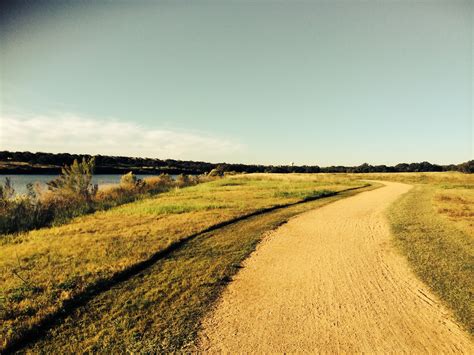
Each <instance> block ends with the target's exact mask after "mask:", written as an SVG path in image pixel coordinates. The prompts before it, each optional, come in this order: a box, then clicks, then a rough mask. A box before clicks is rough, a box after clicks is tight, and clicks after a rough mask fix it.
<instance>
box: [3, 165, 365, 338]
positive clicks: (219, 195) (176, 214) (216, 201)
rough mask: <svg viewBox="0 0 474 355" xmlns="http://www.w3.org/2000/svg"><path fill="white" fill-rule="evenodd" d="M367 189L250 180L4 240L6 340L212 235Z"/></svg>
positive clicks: (348, 183) (311, 180) (315, 179)
mask: <svg viewBox="0 0 474 355" xmlns="http://www.w3.org/2000/svg"><path fill="white" fill-rule="evenodd" d="M362 185H363V183H360V182H357V181H352V180H349V179H347V178H344V177H335V176H333V175H331V174H326V175H324V174H323V175H317V176H315V175H298V174H291V175H271V176H269V175H265V174H258V175H255V176H254V175H247V176H235V177H228V178H225V179H222V180H217V181H213V182H209V183H204V184H200V185H196V186H193V187H188V188H183V189H175V190H173V191H170V192H168V193H164V194H161V195H159V196H157V197H154V198H149V199H145V200H141V201H136V202H133V203H129V204H126V205H122V206H120V207H117V208H113V209H110V210H108V211H103V212H97V213H94V214H92V215H88V216H83V217H79V218H76V219H74V220H73V221H71V223H68V224H65V225H62V226H58V227H53V228H44V229H41V230H36V231H31V232H28V233H24V234H20V235H17V236H9V237H4V238H2V239H1V240H0V289H1V292H2V294H1V307H0V311H1V313H0V321H1V323H2V327H0V338H1V339H2V341H3V343H2V345H1V346H3V347H5V346H7V345H8V344H9V343H11V342H12V341H15V340H18V339H22V336H23V334H25V333H26V332H28V330H29V329H34V328H35V327H37V326H38V324H41V323H42V322H43V321H44V320H45V319H48V318H49V317H51V315H55V314H57V313H58V312H59V311H60V310H61V309H63V307H64V305H65V304H67V303H68V302H70V300H74V299H76V298H77V297H79V296H80V295H82V294H84V293H85V292H88V290H90V289H91V288H92V289H94V287H95V286H94V285H100V284H103V283H104V282H107V280H111V279H113V278H114V277H116V275H118V274H120V273H123V272H124V271H127V270H128V269H130V268H133V267H134V266H135V265H137V264H139V263H142V262H143V261H146V260H148V259H149V258H150V257H151V256H153V255H154V254H156V253H158V252H160V251H162V250H165V249H166V248H168V247H169V246H170V245H173V244H174V243H177V242H179V241H180V240H182V239H183V238H185V237H187V236H189V235H192V234H194V233H198V232H200V231H202V230H205V229H206V228H208V227H210V226H212V225H216V224H218V223H222V222H224V221H229V220H232V219H235V218H238V217H240V216H243V215H246V214H249V213H252V212H255V211H258V210H261V209H265V208H270V207H273V206H280V205H285V204H289V203H294V202H298V201H301V200H303V199H305V198H306V196H312V195H314V194H315V193H319V192H318V191H323V192H324V191H332V192H337V191H342V190H344V189H348V188H353V187H355V186H362Z"/></svg>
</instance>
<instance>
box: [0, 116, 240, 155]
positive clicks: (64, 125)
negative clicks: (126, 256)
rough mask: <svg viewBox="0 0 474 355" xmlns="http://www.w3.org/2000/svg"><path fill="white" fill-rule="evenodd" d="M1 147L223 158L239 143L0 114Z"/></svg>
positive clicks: (81, 120)
mask: <svg viewBox="0 0 474 355" xmlns="http://www.w3.org/2000/svg"><path fill="white" fill-rule="evenodd" d="M0 132H1V133H0V150H10V151H32V152H36V151H43V152H52V153H59V152H67V153H87V154H102V155H125V156H140V157H156V158H163V159H166V158H172V159H173V158H174V159H192V160H206V161H225V160H227V161H228V160H229V156H232V155H234V154H235V153H238V152H240V151H241V150H242V149H243V146H242V145H241V144H239V143H236V142H233V141H231V140H229V139H224V138H218V137H213V136H210V135H207V134H197V133H189V132H179V131H172V130H162V129H148V128H145V127H142V126H140V125H137V124H136V123H133V122H122V121H118V120H97V119H91V118H85V117H80V116H77V115H73V114H60V115H59V114H55V115H51V116H41V115H39V116H29V117H23V116H21V117H20V116H14V115H3V116H1V117H0Z"/></svg>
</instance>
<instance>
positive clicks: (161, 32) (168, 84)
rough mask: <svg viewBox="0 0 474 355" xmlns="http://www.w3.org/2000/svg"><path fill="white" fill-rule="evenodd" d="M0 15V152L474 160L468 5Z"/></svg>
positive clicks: (46, 9)
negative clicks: (0, 54)
mask: <svg viewBox="0 0 474 355" xmlns="http://www.w3.org/2000/svg"><path fill="white" fill-rule="evenodd" d="M2 10H3V11H0V12H1V13H2V14H1V15H0V19H1V22H0V30H1V31H0V49H1V52H2V58H1V64H0V65H1V75H0V78H1V94H0V128H1V133H0V150H8V151H31V152H34V151H36V152H52V153H60V152H64V151H67V152H69V153H70V154H90V155H99V154H100V155H113V156H127V157H150V158H157V159H163V160H165V159H175V160H193V161H203V162H212V163H221V162H231V164H256V165H291V163H292V162H294V164H295V165H297V166H302V165H313V166H314V165H318V166H359V165H361V164H363V163H368V164H370V165H374V166H375V165H387V166H393V165H396V164H399V163H403V162H423V161H428V162H430V163H432V164H437V165H449V164H460V163H463V162H466V161H468V160H472V159H473V151H474V142H473V123H472V118H473V90H472V85H473V84H472V83H473V74H472V66H473V44H472V40H473V3H472V2H471V1H441V2H430V1H428V2H410V3H408V2H398V3H394V2H389V1H367V2H357V3H356V2H344V1H337V2H327V1H314V2H311V1H297V2H292V3H291V4H290V3H282V2H278V1H271V0H269V1H256V2H252V3H249V2H246V1H230V2H228V3H225V4H222V3H219V2H216V1H198V2H196V3H188V2H183V1H174V2H170V1H160V2H140V3H127V2H125V3H123V2H122V3H118V4H112V3H111V2H98V3H94V2H80V3H78V2H67V1H66V2H54V1H38V2H36V3H32V2H29V1H24V2H21V1H17V2H6V3H5V4H4V5H2ZM408 164H410V163H408Z"/></svg>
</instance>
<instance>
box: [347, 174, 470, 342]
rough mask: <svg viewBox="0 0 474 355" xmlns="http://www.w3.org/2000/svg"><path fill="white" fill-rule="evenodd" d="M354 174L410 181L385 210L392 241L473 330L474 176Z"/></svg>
mask: <svg viewBox="0 0 474 355" xmlns="http://www.w3.org/2000/svg"><path fill="white" fill-rule="evenodd" d="M356 177H357V178H361V177H362V178H370V179H378V180H392V181H399V182H405V183H409V184H414V186H415V187H414V188H413V189H412V190H411V191H410V192H409V193H408V194H406V195H404V196H402V198H401V199H400V200H399V201H398V202H397V203H395V204H394V205H393V206H392V208H391V209H390V211H389V219H390V223H391V225H392V230H393V232H394V235H395V237H396V243H397V245H398V247H399V248H400V250H401V251H402V252H403V253H404V254H405V255H406V256H407V257H408V260H409V262H410V263H411V265H412V267H413V269H414V270H415V272H416V273H417V274H418V276H419V277H420V278H421V279H422V280H423V281H425V282H426V283H427V284H428V285H429V286H430V287H431V288H432V289H433V290H434V291H435V293H437V294H438V296H439V297H440V299H441V300H442V301H444V302H445V304H446V305H447V306H448V307H449V308H451V309H452V310H453V311H454V313H455V315H456V317H457V319H458V320H459V321H460V322H461V323H462V324H463V325H464V326H465V328H466V329H467V330H468V331H469V332H470V333H471V334H474V302H473V300H474V175H468V174H461V173H406V174H370V175H367V176H360V175H357V176H356Z"/></svg>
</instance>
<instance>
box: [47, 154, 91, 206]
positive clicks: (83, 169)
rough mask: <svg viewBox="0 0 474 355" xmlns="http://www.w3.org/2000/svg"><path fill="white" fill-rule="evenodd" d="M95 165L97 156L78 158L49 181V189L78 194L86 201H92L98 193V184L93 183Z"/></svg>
mask: <svg viewBox="0 0 474 355" xmlns="http://www.w3.org/2000/svg"><path fill="white" fill-rule="evenodd" d="M94 167H95V158H91V159H89V160H87V159H86V158H83V159H82V162H81V163H79V162H78V161H77V160H76V159H75V160H74V162H73V163H72V165H71V166H65V167H63V168H62V169H61V175H60V176H59V177H58V178H56V179H54V180H53V181H50V182H49V183H48V186H49V189H50V190H52V191H56V192H57V193H61V194H63V195H76V196H79V197H81V198H83V199H84V200H86V201H88V202H89V201H91V199H92V197H93V196H94V195H95V194H96V193H97V189H98V186H97V185H95V184H92V174H93V171H94Z"/></svg>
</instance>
